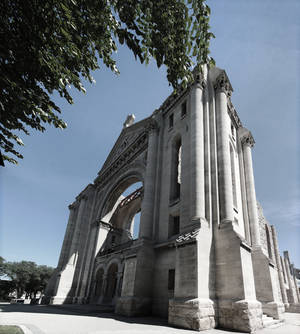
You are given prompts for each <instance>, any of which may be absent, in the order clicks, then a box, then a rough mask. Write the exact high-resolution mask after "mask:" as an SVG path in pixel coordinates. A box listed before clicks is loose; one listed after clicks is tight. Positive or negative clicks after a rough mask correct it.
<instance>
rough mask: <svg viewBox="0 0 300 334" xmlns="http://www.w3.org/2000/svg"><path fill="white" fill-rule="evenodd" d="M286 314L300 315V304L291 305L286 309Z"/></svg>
mask: <svg viewBox="0 0 300 334" xmlns="http://www.w3.org/2000/svg"><path fill="white" fill-rule="evenodd" d="M286 312H291V313H300V304H289V307H288V308H286Z"/></svg>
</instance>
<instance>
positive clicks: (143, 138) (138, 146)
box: [95, 131, 148, 186]
mask: <svg viewBox="0 0 300 334" xmlns="http://www.w3.org/2000/svg"><path fill="white" fill-rule="evenodd" d="M147 143H148V135H147V132H146V131H143V132H142V133H141V134H140V135H139V136H138V137H137V139H136V140H135V141H134V142H133V143H132V144H131V145H130V146H129V147H127V149H125V150H124V151H123V152H122V153H121V154H120V155H119V156H118V157H116V158H115V159H114V160H113V162H112V163H111V164H110V165H108V166H107V168H106V169H105V170H103V171H101V172H100V173H99V176H98V177H97V179H96V180H95V183H96V185H97V186H104V185H105V184H107V183H108V182H109V181H110V180H111V178H112V177H113V175H114V174H116V173H117V172H118V171H119V170H120V169H121V168H123V167H125V166H126V165H129V163H130V162H132V161H133V160H134V159H135V158H136V157H137V155H138V154H139V153H141V152H142V151H144V150H146V149H147Z"/></svg>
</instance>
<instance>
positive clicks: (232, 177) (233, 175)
mask: <svg viewBox="0 0 300 334" xmlns="http://www.w3.org/2000/svg"><path fill="white" fill-rule="evenodd" d="M234 155H235V152H234V150H233V148H232V145H230V160H231V180H232V197H233V206H234V208H236V209H237V194H236V177H235V161H234V160H235V159H234V158H235V157H234Z"/></svg>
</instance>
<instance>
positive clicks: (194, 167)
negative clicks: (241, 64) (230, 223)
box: [190, 74, 205, 222]
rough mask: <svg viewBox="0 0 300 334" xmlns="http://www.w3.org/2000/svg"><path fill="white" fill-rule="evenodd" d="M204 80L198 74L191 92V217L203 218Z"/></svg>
mask: <svg viewBox="0 0 300 334" xmlns="http://www.w3.org/2000/svg"><path fill="white" fill-rule="evenodd" d="M204 88H205V81H204V78H203V77H202V75H200V74H199V76H198V79H197V80H196V82H195V84H194V86H193V88H192V92H191V143H190V146H191V173H190V179H191V218H192V222H201V220H205V178H204V125H203V90H204Z"/></svg>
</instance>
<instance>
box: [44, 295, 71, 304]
mask: <svg viewBox="0 0 300 334" xmlns="http://www.w3.org/2000/svg"><path fill="white" fill-rule="evenodd" d="M49 304H50V305H61V304H73V297H58V296H53V297H51V298H50V301H49Z"/></svg>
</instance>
